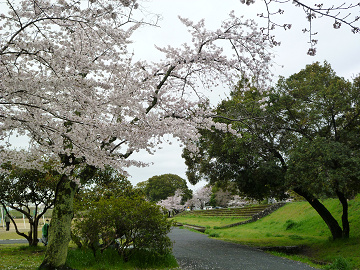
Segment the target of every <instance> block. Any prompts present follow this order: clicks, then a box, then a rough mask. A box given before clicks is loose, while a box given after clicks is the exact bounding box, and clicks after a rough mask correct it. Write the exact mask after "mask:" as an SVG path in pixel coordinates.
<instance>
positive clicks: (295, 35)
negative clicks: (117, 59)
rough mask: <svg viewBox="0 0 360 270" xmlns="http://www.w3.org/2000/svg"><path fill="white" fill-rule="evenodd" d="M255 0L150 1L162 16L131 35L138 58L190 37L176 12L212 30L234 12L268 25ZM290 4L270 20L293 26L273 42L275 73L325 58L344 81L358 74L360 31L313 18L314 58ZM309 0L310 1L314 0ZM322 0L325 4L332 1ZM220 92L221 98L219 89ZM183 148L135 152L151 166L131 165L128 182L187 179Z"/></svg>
mask: <svg viewBox="0 0 360 270" xmlns="http://www.w3.org/2000/svg"><path fill="white" fill-rule="evenodd" d="M256 2H257V4H256V5H252V6H250V7H249V6H246V5H244V4H241V3H240V0H222V1H219V0H149V1H147V2H145V3H143V4H142V6H143V7H144V8H145V9H147V11H151V12H153V13H158V14H161V16H162V20H161V21H159V23H158V24H159V26H160V27H159V28H143V29H140V31H139V32H138V33H137V34H136V35H135V36H134V41H135V43H134V45H133V46H134V52H135V54H136V55H137V56H138V57H141V58H143V59H148V60H152V61H156V59H159V57H161V56H162V55H161V54H160V53H158V52H157V51H156V49H155V48H154V46H153V44H157V45H160V47H161V46H165V45H168V44H171V45H173V46H174V44H178V45H180V44H182V43H184V42H186V41H188V40H189V35H188V34H187V31H186V28H185V26H183V25H182V24H181V22H180V21H179V19H178V15H180V16H181V17H185V18H189V19H191V20H193V21H198V20H200V19H202V18H204V19H205V23H206V25H208V26H209V28H214V29H216V28H217V26H218V25H220V22H221V21H222V20H224V19H227V18H228V14H229V13H230V11H231V10H235V14H236V15H239V16H240V15H244V16H245V17H248V18H254V19H256V20H257V21H258V22H259V24H264V23H266V22H265V21H264V19H261V18H258V17H257V16H256V14H258V13H261V12H264V11H263V9H264V6H263V3H262V1H259V0H257V1H256ZM291 2H292V1H290V3H288V4H284V5H281V8H282V9H284V10H285V14H284V15H281V16H279V15H278V16H277V17H276V18H274V19H276V20H277V21H278V22H281V23H292V24H293V27H292V29H291V30H288V31H284V30H279V31H277V32H276V35H277V40H279V41H281V46H280V47H276V48H275V51H274V52H275V54H276V58H275V62H276V64H277V65H276V66H275V67H274V71H273V72H274V74H276V75H283V76H285V77H287V76H289V75H291V74H294V73H296V72H299V71H300V70H301V69H303V68H305V65H307V64H311V63H313V62H315V61H319V62H323V61H324V60H326V61H328V62H329V63H330V64H331V66H332V68H333V69H334V70H335V72H336V73H337V74H338V75H339V76H342V77H345V78H346V79H351V78H352V77H353V76H354V75H356V74H358V73H360V34H353V33H352V32H351V31H350V29H349V28H348V27H346V26H343V27H342V28H341V29H339V30H335V29H333V27H332V24H333V22H334V21H333V20H331V19H326V18H323V19H319V20H316V22H315V24H314V25H313V29H314V31H318V32H319V34H318V35H317V37H316V38H317V39H318V40H319V43H318V45H317V50H318V52H317V55H316V56H308V55H307V54H306V52H307V50H308V48H309V46H308V44H307V42H308V40H309V36H308V35H307V34H303V33H302V31H301V29H303V28H308V25H307V21H306V19H305V15H304V13H303V12H302V10H301V9H300V8H296V7H295V6H294V5H292V4H291ZM307 2H310V3H311V5H313V3H312V2H313V1H307ZM324 2H325V3H329V2H330V0H326V1H324ZM333 2H334V1H333ZM335 2H336V1H335ZM357 15H360V14H359V9H357ZM149 18H150V17H149ZM281 66H283V68H282V67H281ZM219 95H220V96H222V97H223V96H224V95H221V93H219ZM214 102H217V101H216V100H215V101H214ZM181 152H182V150H181V148H180V146H179V145H178V144H173V145H171V146H169V145H164V146H163V149H162V150H159V151H157V153H155V154H154V155H149V154H147V153H146V152H141V153H139V154H137V155H136V156H134V157H136V158H138V159H141V160H142V161H148V162H153V165H150V166H149V167H146V168H135V167H133V168H129V169H128V172H129V174H130V175H131V177H130V181H131V182H132V183H133V184H134V185H135V184H136V183H138V182H140V181H145V180H147V179H148V178H150V177H152V176H154V175H161V174H166V173H173V174H177V175H179V176H181V177H183V178H184V179H186V175H185V171H186V166H185V164H184V160H183V159H182V158H181ZM134 157H133V158H134ZM202 185H204V182H202V183H200V184H198V185H197V186H191V185H189V187H190V188H192V189H197V188H198V187H199V186H202Z"/></svg>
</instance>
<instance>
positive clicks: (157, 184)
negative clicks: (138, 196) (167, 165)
mask: <svg viewBox="0 0 360 270" xmlns="http://www.w3.org/2000/svg"><path fill="white" fill-rule="evenodd" d="M139 186H140V187H142V190H143V191H144V193H145V195H146V197H147V198H148V199H149V200H150V201H152V202H158V201H160V200H165V199H166V198H167V197H171V196H174V195H175V191H176V190H178V189H180V190H181V191H182V192H183V197H182V203H185V202H186V201H187V200H189V199H191V198H192V190H190V189H189V188H188V186H187V183H186V180H185V179H183V178H181V177H180V176H178V175H175V174H163V175H156V176H153V177H151V178H149V179H148V180H147V181H145V183H143V184H140V185H139Z"/></svg>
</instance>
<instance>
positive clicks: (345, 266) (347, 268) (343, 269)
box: [324, 257, 353, 270]
mask: <svg viewBox="0 0 360 270" xmlns="http://www.w3.org/2000/svg"><path fill="white" fill-rule="evenodd" d="M324 269H326V270H352V269H353V264H352V263H351V262H350V261H349V260H347V259H345V258H343V257H336V258H335V259H334V261H333V263H332V264H331V265H327V266H325V267H324Z"/></svg>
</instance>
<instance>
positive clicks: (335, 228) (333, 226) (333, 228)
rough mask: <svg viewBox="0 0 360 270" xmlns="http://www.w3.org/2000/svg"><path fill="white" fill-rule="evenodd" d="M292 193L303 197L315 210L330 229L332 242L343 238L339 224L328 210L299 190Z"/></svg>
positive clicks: (296, 189)
mask: <svg viewBox="0 0 360 270" xmlns="http://www.w3.org/2000/svg"><path fill="white" fill-rule="evenodd" d="M294 191H295V192H296V193H298V194H299V195H300V196H303V197H304V198H305V199H306V200H307V201H308V202H309V203H310V205H311V206H312V207H313V208H314V209H315V211H316V212H317V213H318V214H319V215H320V216H321V218H322V219H323V220H324V221H325V223H326V225H327V226H328V228H329V229H330V232H331V235H332V237H333V239H334V240H335V239H340V238H342V237H343V231H342V229H341V227H340V225H339V223H338V222H337V220H336V219H335V218H334V217H333V215H332V214H331V213H330V212H329V210H327V209H326V207H325V206H324V205H323V204H322V203H321V202H320V201H319V200H318V199H317V198H315V197H314V196H313V195H311V194H309V193H307V192H305V191H303V190H301V189H299V188H295V189H294Z"/></svg>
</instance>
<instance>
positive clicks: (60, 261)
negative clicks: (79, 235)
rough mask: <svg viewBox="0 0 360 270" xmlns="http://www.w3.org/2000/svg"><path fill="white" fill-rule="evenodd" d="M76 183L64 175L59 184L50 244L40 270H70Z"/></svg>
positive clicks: (52, 219) (51, 224) (50, 228)
mask: <svg viewBox="0 0 360 270" xmlns="http://www.w3.org/2000/svg"><path fill="white" fill-rule="evenodd" d="M75 191H76V183H75V182H73V181H72V180H70V179H69V177H68V176H66V175H63V176H62V178H61V180H60V182H59V183H58V186H57V190H56V195H55V204H54V210H53V213H52V218H51V223H50V227H49V242H48V246H47V249H46V252H45V258H44V261H43V263H42V264H41V265H40V267H39V269H43V270H44V269H46V270H54V269H69V268H67V267H66V266H65V263H66V257H67V251H68V245H69V242H70V239H71V237H70V230H71V220H72V218H73V202H74V195H75Z"/></svg>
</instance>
